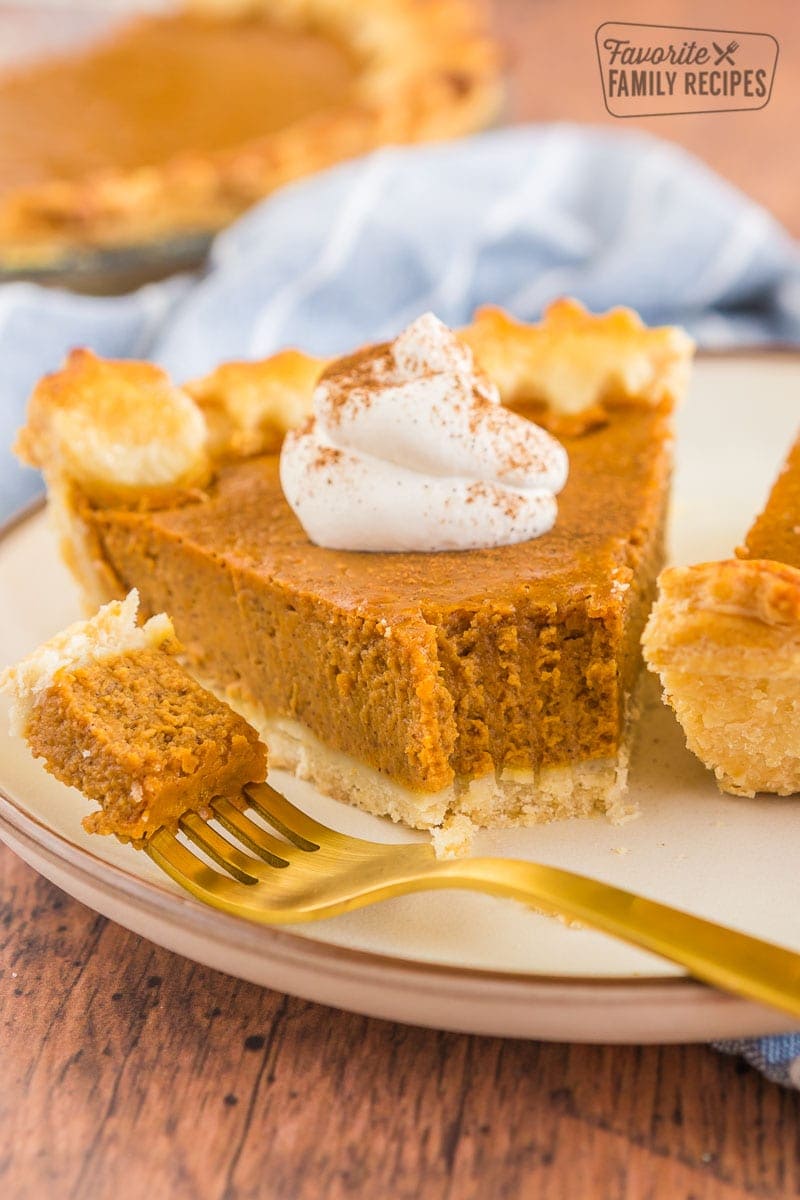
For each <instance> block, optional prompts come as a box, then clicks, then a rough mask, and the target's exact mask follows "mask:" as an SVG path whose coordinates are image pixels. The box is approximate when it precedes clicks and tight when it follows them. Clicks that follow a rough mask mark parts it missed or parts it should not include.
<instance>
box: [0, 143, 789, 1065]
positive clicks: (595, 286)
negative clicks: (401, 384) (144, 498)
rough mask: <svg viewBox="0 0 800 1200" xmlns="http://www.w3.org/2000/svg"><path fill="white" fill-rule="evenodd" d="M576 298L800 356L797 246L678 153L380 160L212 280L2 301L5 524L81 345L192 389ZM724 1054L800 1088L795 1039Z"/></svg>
mask: <svg viewBox="0 0 800 1200" xmlns="http://www.w3.org/2000/svg"><path fill="white" fill-rule="evenodd" d="M564 294H570V295H573V296H577V297H578V298H579V299H580V300H582V301H583V302H584V303H585V304H586V305H588V306H589V307H590V308H592V309H605V308H608V307H609V306H610V305H614V304H627V305H631V306H632V307H634V308H636V309H638V310H639V311H640V312H641V313H642V315H643V316H644V318H645V319H646V320H647V321H648V322H651V323H662V322H675V323H679V324H682V325H684V326H685V327H686V328H688V329H689V330H690V332H691V333H692V334H693V335H694V337H695V338H697V340H698V342H699V343H700V344H701V345H703V346H717V347H720V346H729V345H734V344H737V345H743V344H758V343H768V342H771V341H780V342H798V343H800V251H799V250H798V247H797V245H796V244H795V243H794V242H793V241H792V240H791V239H790V238H789V237H788V236H787V234H786V233H785V232H784V231H783V230H782V229H781V227H780V226H779V225H778V224H777V223H776V222H775V221H774V220H773V219H772V217H770V215H769V214H768V213H767V212H765V211H764V210H763V209H762V208H760V207H759V206H758V205H756V204H754V203H752V202H751V201H750V200H748V199H747V198H746V197H745V196H744V195H742V194H741V193H740V192H738V191H737V190H736V189H735V188H733V187H731V186H730V185H729V184H727V183H725V182H724V181H723V180H721V179H719V178H718V177H717V176H715V175H714V174H713V173H712V172H710V171H709V170H708V169H707V168H706V167H705V166H703V165H702V163H700V162H698V161H697V160H696V159H694V158H692V157H691V156H690V155H689V154H687V153H685V152H684V151H682V150H680V149H679V148H677V147H675V146H673V145H670V144H668V143H666V142H662V141H659V140H657V139H655V138H652V137H649V136H645V135H642V134H637V133H631V132H629V131H624V132H616V131H613V132H612V131H608V132H607V131H601V130H598V129H586V128H582V127H579V126H573V125H562V124H559V125H548V126H531V127H519V128H513V129H503V130H497V131H494V132H491V133H487V134H485V135H482V136H480V137H474V138H469V139H466V140H463V141H457V142H452V143H448V144H446V145H440V146H426V147H416V148H410V149H387V150H382V151H380V152H378V153H376V154H373V155H370V156H368V157H366V158H363V159H358V160H356V161H354V162H351V163H347V164H345V165H343V166H340V167H337V168H334V169H333V170H331V171H327V172H325V173H324V174H321V175H318V176H316V177H315V178H313V179H310V180H307V181H304V182H300V183H297V184H294V185H292V186H290V187H287V188H285V189H283V190H282V191H281V192H279V193H278V194H276V195H275V196H273V197H271V198H270V199H269V200H267V201H266V202H265V203H263V204H261V205H260V206H259V207H257V208H256V209H254V210H252V211H251V212H250V213H248V214H247V216H245V217H244V218H243V219H242V220H240V221H239V222H238V223H237V224H236V225H234V226H233V227H232V228H231V229H229V230H227V231H226V232H225V233H223V234H222V235H220V237H219V238H218V239H217V241H216V244H215V246H214V249H213V252H212V255H211V260H210V264H209V268H208V270H207V272H206V273H205V274H204V275H203V276H202V277H178V278H175V279H172V280H170V281H168V282H167V283H163V284H156V285H152V286H150V287H147V288H144V289H142V290H141V291H139V292H136V293H134V294H132V295H129V296H125V297H120V298H113V299H108V298H103V299H95V298H87V297H78V296H72V295H68V294H66V293H63V292H58V291H48V290H44V289H41V288H37V287H33V286H30V285H27V284H10V285H6V286H5V287H3V288H0V454H2V456H3V457H2V463H1V464H0V514H2V515H7V514H8V513H10V512H11V511H13V509H14V508H16V507H18V506H19V505H20V504H21V503H23V502H24V501H25V500H27V499H29V498H30V497H31V496H32V495H33V494H34V493H35V492H36V491H37V490H39V488H40V486H41V485H40V483H39V480H38V479H37V478H36V477H35V475H34V473H33V472H30V471H23V470H22V469H21V468H19V467H18V466H17V464H16V463H15V461H14V460H13V459H12V457H11V454H10V451H9V447H10V444H11V441H12V438H13V433H14V430H15V429H16V427H17V426H18V425H19V424H20V421H21V418H22V411H23V407H24V402H25V399H26V397H27V395H28V393H29V391H30V389H31V387H32V385H33V383H34V382H35V380H36V379H37V378H38V377H39V376H40V375H41V374H42V373H44V372H45V371H48V370H52V369H54V368H55V367H57V366H58V364H59V362H60V361H61V359H62V358H63V356H64V354H65V352H66V351H67V350H68V349H69V348H70V347H72V346H74V345H89V346H91V347H92V348H93V349H94V350H96V351H97V352H98V353H100V354H104V355H110V356H118V357H149V358H152V359H154V360H155V361H157V362H159V363H161V364H163V365H164V366H165V367H167V368H168V369H169V370H170V371H171V372H172V373H173V374H174V376H175V377H176V378H177V379H179V380H180V379H186V378H189V377H191V376H195V375H198V374H201V373H203V372H204V371H206V370H208V369H210V368H211V367H212V366H213V365H215V364H216V363H217V362H219V361H220V360H221V359H225V358H252V357H259V356H262V355H265V354H268V353H270V352H272V351H274V350H276V349H278V348H280V347H282V346H286V345H301V346H303V347H304V348H306V349H308V350H311V351H313V352H315V353H318V354H331V353H335V352H337V351H342V350H344V349H347V348H349V347H351V346H353V345H355V344H358V343H361V342H365V341H368V340H372V339H377V338H383V337H387V336H389V335H391V334H393V333H394V332H396V331H397V330H398V329H399V328H401V327H402V326H403V325H404V324H407V323H408V321H409V320H411V319H412V318H413V317H414V316H416V315H418V314H419V313H420V312H422V311H424V310H426V309H433V310H434V311H435V312H436V313H437V314H438V315H439V316H440V317H441V318H442V319H443V320H444V321H446V322H448V323H449V324H459V323H463V322H465V321H466V320H468V319H469V316H470V314H471V312H472V310H473V309H474V308H475V306H476V305H478V304H482V303H497V304H502V305H503V306H505V307H507V308H509V309H510V310H511V311H512V312H514V313H516V314H517V315H518V316H520V317H523V318H526V319H533V318H535V317H537V316H538V315H539V313H540V312H541V310H542V308H543V306H544V305H545V304H546V303H547V302H548V301H549V300H551V299H553V298H555V297H556V296H559V295H564ZM722 1048H727V1049H729V1050H731V1051H733V1052H736V1053H741V1054H744V1055H745V1057H746V1058H747V1059H748V1061H750V1062H752V1063H753V1064H754V1065H755V1066H757V1067H759V1069H761V1070H762V1071H763V1072H764V1073H765V1074H767V1075H768V1076H769V1077H770V1078H773V1079H776V1080H778V1081H779V1082H781V1083H798V1082H800V1066H797V1064H800V1038H798V1037H797V1036H796V1035H793V1036H790V1037H786V1038H769V1039H761V1040H753V1041H746V1042H736V1043H730V1044H727V1045H726V1046H725V1047H722ZM793 1063H794V1064H795V1067H793V1066H792V1064H793Z"/></svg>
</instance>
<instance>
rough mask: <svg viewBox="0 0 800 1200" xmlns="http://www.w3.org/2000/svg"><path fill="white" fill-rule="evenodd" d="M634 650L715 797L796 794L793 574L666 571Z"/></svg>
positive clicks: (798, 593) (799, 715)
mask: <svg viewBox="0 0 800 1200" xmlns="http://www.w3.org/2000/svg"><path fill="white" fill-rule="evenodd" d="M642 645H643V649H644V656H645V661H646V662H647V665H648V666H649V668H650V669H651V670H652V671H655V672H656V673H657V674H659V675H660V677H661V683H662V685H663V688H664V699H665V700H666V702H667V703H668V704H669V705H670V706H671V707H672V708H673V709H674V711H675V715H676V716H677V718H678V720H679V721H680V723H681V725H682V726H683V729H684V732H685V734H686V740H687V745H688V746H689V749H690V750H692V751H693V752H694V753H695V754H696V755H697V756H698V758H700V760H701V761H702V762H703V763H704V764H705V765H706V766H707V767H709V768H710V769H711V770H713V771H714V773H715V775H716V777H717V780H718V782H719V784H720V787H721V788H722V789H723V790H724V791H728V792H732V793H734V794H738V795H747V796H752V795H755V794H756V793H757V792H771V793H775V794H777V795H792V794H794V793H795V792H798V791H800V570H797V569H796V568H794V567H789V566H786V565H784V564H783V563H778V562H772V561H770V560H768V559H752V560H730V561H725V562H718V563H702V564H699V565H697V566H692V567H673V568H670V569H668V570H667V571H664V572H663V573H662V576H661V578H660V580H659V596H658V600H657V601H656V604H655V606H654V608H653V612H652V614H651V617H650V621H649V623H648V625H647V628H646V630H645V633H644V637H643V639H642Z"/></svg>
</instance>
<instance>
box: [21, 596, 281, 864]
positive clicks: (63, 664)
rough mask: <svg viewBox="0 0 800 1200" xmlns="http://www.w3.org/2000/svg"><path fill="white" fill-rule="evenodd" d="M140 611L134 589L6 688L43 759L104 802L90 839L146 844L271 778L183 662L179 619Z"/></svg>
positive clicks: (88, 822)
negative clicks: (144, 617) (144, 616)
mask: <svg viewBox="0 0 800 1200" xmlns="http://www.w3.org/2000/svg"><path fill="white" fill-rule="evenodd" d="M138 603H139V601H138V596H137V595H136V593H135V592H131V593H130V595H128V596H127V597H126V598H125V600H123V601H119V600H114V601H111V602H110V603H109V604H106V605H104V606H103V608H101V609H100V610H99V611H98V612H97V613H96V614H95V615H94V616H93V617H90V618H89V619H88V620H86V621H79V622H76V623H75V624H73V625H71V626H70V627H69V628H68V629H65V630H64V631H63V632H62V633H60V634H57V635H56V637H54V638H51V639H50V640H49V641H47V642H45V643H44V644H43V645H41V646H39V648H38V649H37V650H35V651H34V652H33V654H31V655H29V656H28V657H27V658H25V659H24V660H23V661H22V662H20V663H19V664H18V665H17V666H15V667H10V668H9V669H8V670H7V671H5V672H3V674H2V675H0V688H2V689H3V690H5V691H9V692H11V694H12V695H13V697H14V704H13V706H12V710H11V716H12V724H13V726H14V727H15V731H16V732H17V733H19V734H20V735H21V736H23V737H24V738H25V739H26V741H27V742H28V745H29V747H30V749H31V751H32V753H33V755H34V757H35V758H41V759H43V760H44V764H45V767H46V769H47V770H48V771H49V772H50V773H51V774H52V775H55V776H56V778H57V779H60V780H61V782H62V783H66V784H68V785H70V786H71V787H76V788H78V790H79V791H81V792H83V793H84V795H85V796H87V797H88V798H89V799H91V800H95V801H96V802H97V803H98V804H99V805H100V808H99V810H98V811H97V812H94V813H92V814H91V815H90V816H88V817H85V818H84V820H83V826H84V828H85V829H86V831H87V833H115V834H116V835H117V836H118V837H120V838H121V839H122V840H124V841H129V840H133V841H137V842H141V841H145V840H146V839H147V838H148V836H150V835H151V834H153V833H155V831H156V830H157V829H159V828H162V827H166V828H174V827H176V826H177V822H178V820H179V818H180V817H181V816H182V815H183V814H184V813H185V812H187V811H188V810H190V809H192V810H194V811H200V812H203V811H204V809H205V807H206V806H207V805H208V804H209V803H210V802H211V800H212V798H213V797H215V796H235V795H236V794H237V793H238V792H239V791H240V789H241V788H242V787H243V786H244V784H246V783H251V782H260V781H261V780H263V779H264V777H265V775H266V768H267V755H266V750H265V748H264V745H263V744H262V743H261V742H260V741H259V739H258V735H257V734H256V732H255V730H254V729H252V728H251V727H250V726H249V725H248V724H247V722H246V721H244V720H243V719H242V717H240V716H239V715H238V714H237V713H234V712H233V710H232V709H231V708H230V707H229V706H228V705H227V704H224V703H223V702H222V701H221V700H219V699H218V698H217V697H216V696H214V695H212V694H211V692H209V691H207V690H206V689H205V688H202V687H201V686H200V684H199V683H197V681H196V680H195V679H193V678H192V676H191V675H189V673H188V672H187V671H186V670H185V669H184V668H183V667H182V666H181V664H180V662H179V661H178V658H177V653H178V651H179V649H180V646H179V643H178V641H177V639H176V637H175V632H174V630H173V627H172V622H171V621H170V620H169V618H168V617H167V616H165V614H164V613H160V614H158V615H156V616H154V617H151V618H150V619H149V620H148V621H147V622H146V623H145V624H144V625H141V626H140V625H137V624H136V610H137V607H138Z"/></svg>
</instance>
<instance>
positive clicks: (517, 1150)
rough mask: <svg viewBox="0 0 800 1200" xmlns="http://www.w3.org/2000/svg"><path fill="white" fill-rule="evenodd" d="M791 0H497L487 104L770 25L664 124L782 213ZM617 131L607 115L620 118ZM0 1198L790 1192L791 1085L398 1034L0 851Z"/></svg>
mask: <svg viewBox="0 0 800 1200" xmlns="http://www.w3.org/2000/svg"><path fill="white" fill-rule="evenodd" d="M796 15H797V14H796V11H795V6H793V5H792V4H790V3H788V2H782V3H777V2H776V0H766V2H765V0H761V2H760V3H759V4H752V3H748V4H745V3H742V2H741V0H737V2H734V3H722V2H721V0H719V2H716V3H711V2H708V3H690V2H689V0H685V2H684V0H664V2H663V3H661V4H647V3H635V4H634V3H633V0H615V3H614V5H613V6H611V7H606V5H600V4H598V3H596V0H573V2H570V3H563V2H562V3H557V2H556V0H536V2H534V0H495V4H494V6H493V16H494V20H495V23H496V28H497V31H498V34H499V36H500V37H501V39H502V40H503V42H504V44H505V45H506V47H507V50H508V61H509V69H510V73H511V88H510V109H509V117H510V119H517V118H519V119H521V118H541V119H551V118H553V117H562V118H568V119H580V120H588V121H591V122H596V123H598V124H606V125H608V124H614V125H616V126H617V127H619V125H620V124H621V123H620V122H613V121H612V119H611V118H609V117H607V115H606V114H605V112H604V110H603V109H602V100H601V95H600V90H599V79H598V77H597V64H596V60H595V57H594V42H593V37H594V29H595V28H596V26H597V25H598V24H600V22H601V21H604V20H608V19H614V20H625V19H634V20H639V21H655V22H659V23H674V24H681V23H692V24H695V25H698V24H702V25H711V26H720V27H723V28H725V27H727V28H739V29H742V28H743V29H754V28H755V29H758V30H766V31H768V32H772V33H774V34H775V35H776V36H777V37H778V38H779V39H780V40H781V42H782V47H781V60H780V62H779V66H778V77H777V80H776V87H775V93H774V97H773V101H772V103H771V105H770V106H769V108H768V109H766V110H764V111H763V112H761V113H743V114H735V115H731V114H727V115H714V116H708V117H703V116H696V117H680V118H678V117H676V118H661V119H659V120H652V121H649V122H641V123H638V122H637V123H636V124H641V125H642V126H643V127H646V128H649V129H652V130H653V131H654V132H656V133H660V134H662V135H664V136H669V137H673V138H677V139H678V140H680V141H682V142H683V143H684V144H686V145H687V146H688V147H690V148H691V149H693V150H694V151H696V152H698V153H700V154H701V155H702V156H704V157H705V158H707V159H708V160H709V161H710V162H712V163H713V164H714V165H715V166H716V167H717V168H718V169H720V170H722V171H724V172H725V173H726V174H728V175H729V176H730V177H731V178H734V179H736V180H737V181H738V182H740V183H741V184H742V185H743V186H745V187H746V188H747V189H748V190H749V191H750V192H751V193H752V194H754V195H756V196H757V197H758V198H760V199H761V200H762V201H763V202H764V203H766V204H767V205H768V206H769V207H770V208H771V209H772V210H773V211H774V212H775V213H776V214H777V215H778V216H779V217H781V219H783V220H784V221H786V222H787V223H788V224H789V225H790V226H791V228H792V229H793V230H794V231H795V232H796V233H797V232H800V205H798V194H797V193H798V172H797V168H796V164H795V161H794V159H795V158H796V144H797V134H796V120H797V117H796V114H797V111H798V103H799V102H800V54H798V50H797V34H796V30H795V28H794V27H793V26H792V22H793V21H794V22H795V25H796ZM625 124H626V125H628V126H630V124H631V123H630V122H626V123H625ZM0 898H1V899H0V1197H2V1198H3V1200H42V1198H45V1200H49V1198H50V1197H53V1198H57V1200H62V1198H63V1200H140V1198H142V1197H148V1198H150V1197H152V1198H154V1200H161V1198H162V1197H168V1198H170V1200H172V1198H174V1200H184V1198H185V1200H197V1198H199V1200H206V1198H209V1200H211V1198H217V1197H218V1198H220V1200H251V1198H256V1197H268V1198H275V1200H283V1198H286V1200H323V1198H325V1200H327V1198H328V1197H330V1198H338V1197H342V1198H345V1197H358V1198H364V1200H373V1198H374V1200H394V1198H398V1200H399V1198H403V1200H406V1198H407V1200H471V1198H472V1197H475V1198H476V1200H506V1198H508V1200H512V1198H513V1200H516V1198H528V1197H530V1198H535V1200H583V1198H585V1197H593V1198H594V1197H596V1198H598V1200H623V1198H624V1200H690V1198H691V1200H742V1198H744V1197H766V1196H776V1197H777V1196H781V1197H782V1196H796V1195H800V1096H798V1095H797V1094H795V1093H793V1092H788V1091H785V1090H783V1089H781V1088H778V1087H776V1086H774V1085H772V1084H769V1083H766V1082H765V1081H764V1080H763V1079H762V1078H761V1077H760V1076H759V1075H757V1074H756V1073H755V1072H754V1071H752V1070H750V1069H749V1068H748V1067H746V1066H745V1065H744V1064H743V1063H742V1062H741V1061H739V1060H736V1059H733V1058H729V1057H726V1056H723V1055H720V1054H718V1053H716V1052H714V1051H712V1050H709V1049H707V1048H705V1047H699V1046H698V1047H693V1046H689V1047H668V1048H658V1047H645V1048H637V1047H630V1048H628V1047H602V1046H598V1047H590V1046H563V1045H548V1044H541V1043H525V1042H513V1041H502V1040H499V1039H489V1038H473V1037H465V1036H460V1035H451V1034H441V1033H435V1032H431V1031H427V1030H421V1029H415V1028H405V1027H402V1026H398V1025H391V1024H388V1023H385V1022H381V1021H374V1020H367V1019H364V1018H361V1017H357V1016H352V1015H349V1014H346V1013H338V1012H334V1011H332V1010H330V1009H326V1008H322V1007H320V1006H318V1005H315V1004H309V1003H305V1002H303V1001H300V1000H295V999H291V998H288V997H286V996H282V995H278V994H276V993H272V992H267V991H263V990H260V989H259V988H256V987H253V986H251V985H249V984H244V983H240V982H238V981H236V980H233V979H230V978H228V977H227V976H224V975H220V974H217V973H215V972H213V971H210V970H207V969H205V968H203V967H199V966H195V965H194V964H192V963H190V962H188V961H186V960H184V959H181V958H179V957H177V956H176V955H173V954H170V953H168V952H166V951H163V950H160V949H158V948H156V947H154V946H152V945H151V944H149V943H148V942H145V941H143V940H142V939H141V938H138V937H136V936H134V935H133V934H130V933H127V932H126V931H124V930H122V929H120V928H119V927H117V926H115V925H113V924H111V923H109V922H107V921H106V920H104V919H103V918H101V917H98V916H96V915H95V914H94V913H92V912H90V911H89V910H88V909H86V908H84V907H83V906H82V905H80V904H78V903H76V902H74V901H72V900H70V899H69V898H68V897H66V896H65V895H63V894H62V893H61V892H59V891H58V890H57V889H56V888H55V887H53V886H52V885H50V884H49V883H47V882H45V881H44V880H42V879H40V878H39V877H38V876H36V875H35V874H34V873H33V872H32V871H31V870H29V869H28V868H27V867H26V866H24V865H23V864H22V863H21V862H19V861H18V860H17V859H15V858H14V857H13V856H12V855H11V854H10V853H9V852H8V851H6V850H4V849H0Z"/></svg>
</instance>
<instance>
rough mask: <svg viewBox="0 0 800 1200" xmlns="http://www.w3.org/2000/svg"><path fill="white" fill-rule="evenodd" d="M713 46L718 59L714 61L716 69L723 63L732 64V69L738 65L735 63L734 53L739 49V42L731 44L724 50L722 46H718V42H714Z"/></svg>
mask: <svg viewBox="0 0 800 1200" xmlns="http://www.w3.org/2000/svg"><path fill="white" fill-rule="evenodd" d="M711 45H712V46H713V47H714V49H715V50H716V52H717V58H716V59H715V60H714V66H715V67H718V66H719V64H720V63H721V62H727V63H730V65H731V66H732V67H734V66H735V65H736V64H735V63H734V61H733V53H734V51H735V50H738V49H739V43H738V42H729V43H728V46H727V48H726V49H724V50H723V48H722V46H718V45H717V43H716V42H712V43H711Z"/></svg>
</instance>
